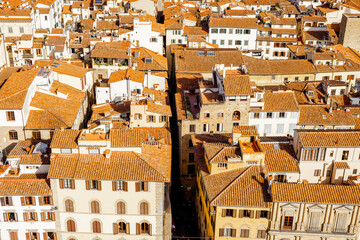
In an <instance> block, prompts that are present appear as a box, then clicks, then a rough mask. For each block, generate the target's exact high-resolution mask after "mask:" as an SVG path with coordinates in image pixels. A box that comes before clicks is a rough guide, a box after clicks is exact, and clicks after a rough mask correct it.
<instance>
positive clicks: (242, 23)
mask: <svg viewBox="0 0 360 240" xmlns="http://www.w3.org/2000/svg"><path fill="white" fill-rule="evenodd" d="M257 26H258V24H257V19H256V18H217V17H211V18H210V19H209V27H210V28H211V27H234V28H257Z"/></svg>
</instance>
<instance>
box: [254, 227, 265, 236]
mask: <svg viewBox="0 0 360 240" xmlns="http://www.w3.org/2000/svg"><path fill="white" fill-rule="evenodd" d="M256 237H257V238H265V237H266V230H263V229H261V230H258V231H257V235H256Z"/></svg>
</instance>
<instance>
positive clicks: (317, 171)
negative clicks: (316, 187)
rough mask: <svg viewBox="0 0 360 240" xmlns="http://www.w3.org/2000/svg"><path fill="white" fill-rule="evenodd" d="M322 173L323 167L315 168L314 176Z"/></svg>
mask: <svg viewBox="0 0 360 240" xmlns="http://www.w3.org/2000/svg"><path fill="white" fill-rule="evenodd" d="M320 175H321V169H315V170H314V176H315V177H319V176H320Z"/></svg>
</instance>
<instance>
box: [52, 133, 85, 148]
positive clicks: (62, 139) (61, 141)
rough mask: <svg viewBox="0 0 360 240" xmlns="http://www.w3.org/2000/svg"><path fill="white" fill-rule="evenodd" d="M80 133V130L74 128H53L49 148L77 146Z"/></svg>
mask: <svg viewBox="0 0 360 240" xmlns="http://www.w3.org/2000/svg"><path fill="white" fill-rule="evenodd" d="M80 133H81V131H80V130H74V129H64V130H55V132H54V136H53V138H52V139H51V145H50V148H77V147H78V145H77V139H78V137H79V135H80Z"/></svg>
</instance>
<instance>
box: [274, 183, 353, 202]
mask: <svg viewBox="0 0 360 240" xmlns="http://www.w3.org/2000/svg"><path fill="white" fill-rule="evenodd" d="M271 192H272V196H273V201H274V202H301V203H335V204H356V205H358V204H360V188H359V187H358V186H349V185H331V184H317V183H315V184H297V183H272V184H271Z"/></svg>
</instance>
